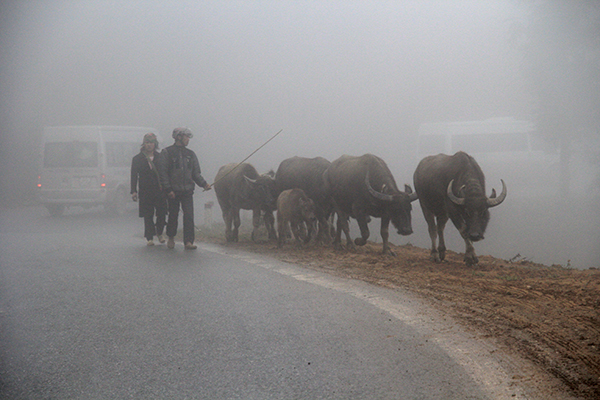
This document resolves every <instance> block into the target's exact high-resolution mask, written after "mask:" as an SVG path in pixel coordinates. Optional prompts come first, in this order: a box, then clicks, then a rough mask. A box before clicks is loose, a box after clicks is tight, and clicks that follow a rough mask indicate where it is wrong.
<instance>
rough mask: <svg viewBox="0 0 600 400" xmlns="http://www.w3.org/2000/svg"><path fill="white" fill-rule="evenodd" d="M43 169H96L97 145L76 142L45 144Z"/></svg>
mask: <svg viewBox="0 0 600 400" xmlns="http://www.w3.org/2000/svg"><path fill="white" fill-rule="evenodd" d="M44 167H45V168H74V167H78V168H82V167H83V168H95V167H98V144H97V143H95V142H78V141H73V142H54V143H46V146H45V147H44Z"/></svg>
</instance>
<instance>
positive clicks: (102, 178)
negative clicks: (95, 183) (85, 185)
mask: <svg viewBox="0 0 600 400" xmlns="http://www.w3.org/2000/svg"><path fill="white" fill-rule="evenodd" d="M100 187H103V188H104V187H106V175H104V174H102V175H100Z"/></svg>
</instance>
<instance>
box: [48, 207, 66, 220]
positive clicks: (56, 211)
mask: <svg viewBox="0 0 600 400" xmlns="http://www.w3.org/2000/svg"><path fill="white" fill-rule="evenodd" d="M46 208H47V209H48V212H49V213H50V215H51V216H53V217H60V216H61V215H63V213H64V212H65V206H63V205H61V204H46Z"/></svg>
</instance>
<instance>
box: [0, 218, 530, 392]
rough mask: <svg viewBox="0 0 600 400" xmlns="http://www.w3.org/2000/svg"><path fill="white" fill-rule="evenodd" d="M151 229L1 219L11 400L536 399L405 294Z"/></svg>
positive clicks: (1, 335) (120, 222) (0, 307)
mask: <svg viewBox="0 0 600 400" xmlns="http://www.w3.org/2000/svg"><path fill="white" fill-rule="evenodd" d="M142 225H143V221H142V219H139V218H137V215H136V214H135V213H133V212H130V213H127V214H126V215H125V216H123V217H119V218H109V217H107V216H105V215H104V214H103V213H102V212H101V211H95V210H88V211H83V210H82V211H76V212H71V213H69V212H67V214H66V215H65V216H63V217H61V218H52V217H50V216H49V215H48V214H47V212H46V211H45V210H44V209H43V208H41V207H26V208H17V209H14V208H13V209H1V210H0V244H1V249H0V398H2V399H86V400H90V399H446V400H447V399H461V400H462V399H488V398H523V397H522V396H523V395H522V393H521V392H519V389H518V388H517V387H515V386H514V385H511V384H510V379H509V378H508V377H507V373H506V371H505V369H504V368H505V366H503V365H502V362H501V361H498V360H496V359H492V358H491V356H490V355H489V353H490V349H489V348H486V347H485V346H484V345H482V344H481V343H476V341H475V340H473V338H472V337H468V335H466V334H464V333H461V332H457V331H456V328H453V327H452V325H450V326H447V327H445V328H444V325H443V322H440V321H437V322H436V321H435V319H436V318H435V317H433V316H431V315H432V314H429V313H428V311H427V310H426V309H424V308H423V306H422V305H420V304H419V303H418V302H417V301H416V300H414V299H411V298H410V297H408V296H406V295H405V294H402V293H399V292H398V291H388V290H384V289H381V288H377V287H374V286H371V285H368V284H365V283H361V282H354V281H348V280H342V279H339V278H334V277H331V276H327V275H320V274H316V273H315V272H312V271H309V270H305V269H303V268H300V267H298V266H295V265H290V264H285V263H281V262H278V261H275V260H273V259H269V258H265V257H260V256H256V255H251V254H245V253H242V252H239V251H237V250H236V249H235V247H234V246H230V247H222V246H216V245H209V244H202V243H200V246H199V249H198V250H197V251H189V250H188V251H186V250H184V249H183V246H182V245H181V243H177V246H176V248H175V249H174V250H168V249H167V248H166V246H165V245H157V246H154V247H146V246H145V240H144V239H143V238H142ZM440 324H441V325H440Z"/></svg>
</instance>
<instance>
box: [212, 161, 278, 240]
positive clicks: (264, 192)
mask: <svg viewBox="0 0 600 400" xmlns="http://www.w3.org/2000/svg"><path fill="white" fill-rule="evenodd" d="M213 186H214V188H215V193H216V194H217V200H218V201H219V206H221V212H222V213H223V220H224V221H225V237H226V238H227V241H228V242H237V241H238V230H239V227H240V224H241V221H240V209H243V210H252V225H253V230H252V240H253V241H254V240H256V239H257V237H258V236H257V233H258V227H259V223H260V215H261V210H265V209H269V210H273V209H275V207H276V203H275V202H276V200H275V197H274V196H273V193H274V191H275V187H274V186H275V180H274V179H273V177H272V176H270V175H268V174H263V175H259V174H258V172H257V171H256V169H255V168H254V167H253V166H252V165H251V164H248V163H243V164H239V165H238V164H235V163H232V164H227V165H224V166H222V167H221V168H220V169H219V172H217V176H216V177H215V183H214V185H213ZM271 215H272V214H271ZM267 219H268V218H267ZM265 222H266V224H265V225H266V226H267V231H268V232H269V239H275V238H276V236H277V235H276V233H275V228H274V226H273V225H274V224H273V223H272V222H270V221H268V220H266V221H265ZM269 222H270V223H269ZM232 223H233V229H232V228H231V225H232Z"/></svg>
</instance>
